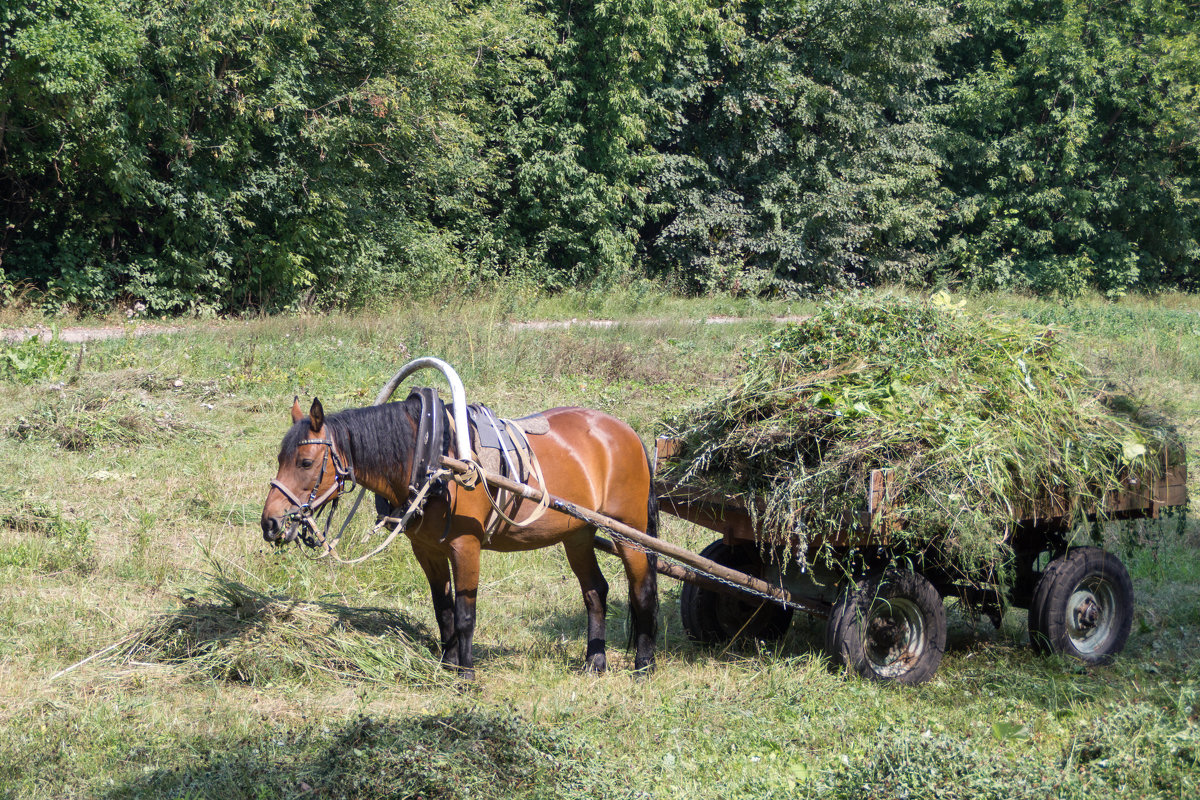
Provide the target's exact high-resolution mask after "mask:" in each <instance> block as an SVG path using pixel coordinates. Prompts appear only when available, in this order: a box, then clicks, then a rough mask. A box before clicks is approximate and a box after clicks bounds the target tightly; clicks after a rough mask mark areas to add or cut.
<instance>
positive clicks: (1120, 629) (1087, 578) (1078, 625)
mask: <svg viewBox="0 0 1200 800" xmlns="http://www.w3.org/2000/svg"><path fill="white" fill-rule="evenodd" d="M1132 624H1133V582H1132V581H1130V579H1129V573H1128V572H1127V571H1126V570H1125V565H1124V564H1122V563H1121V559H1119V558H1117V557H1116V556H1114V555H1113V554H1112V553H1106V552H1105V551H1103V550H1101V549H1100V548H1098V547H1077V548H1075V549H1074V550H1070V551H1068V552H1067V553H1066V554H1065V555H1062V556H1059V557H1058V558H1056V559H1054V560H1053V561H1051V562H1050V565H1049V566H1047V567H1046V571H1045V573H1044V574H1043V575H1042V579H1041V580H1040V581H1038V585H1037V590H1036V591H1035V592H1034V593H1033V602H1032V603H1030V606H1029V641H1030V643H1031V644H1032V645H1033V647H1034V649H1035V650H1037V651H1038V652H1041V653H1062V654H1063V655H1066V656H1071V657H1072V658H1075V659H1078V660H1079V661H1082V662H1083V663H1085V664H1107V663H1108V662H1110V661H1112V659H1113V656H1115V655H1116V654H1117V653H1119V652H1121V650H1122V648H1124V647H1125V640H1126V639H1128V638H1129V629H1130V627H1131V626H1132Z"/></svg>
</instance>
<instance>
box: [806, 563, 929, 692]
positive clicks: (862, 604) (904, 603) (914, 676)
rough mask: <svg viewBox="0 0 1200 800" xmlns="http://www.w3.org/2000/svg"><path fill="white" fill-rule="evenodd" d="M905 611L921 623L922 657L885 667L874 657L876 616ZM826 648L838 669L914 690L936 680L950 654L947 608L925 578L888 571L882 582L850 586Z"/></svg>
mask: <svg viewBox="0 0 1200 800" xmlns="http://www.w3.org/2000/svg"><path fill="white" fill-rule="evenodd" d="M888 608H892V609H899V610H901V613H903V614H905V615H906V616H908V615H911V616H912V618H914V619H915V620H917V621H919V623H920V629H919V630H918V631H917V637H918V639H919V642H917V653H916V655H915V656H914V657H913V660H912V661H911V663H909V664H902V663H897V662H893V663H891V664H883V663H882V659H880V658H873V656H872V653H871V651H870V649H869V645H870V644H871V640H870V639H869V638H868V635H867V631H868V627H869V624H870V622H871V621H872V620H873V619H876V618H878V617H876V616H875V615H876V614H878V613H879V612H880V611H882V610H886V609H888ZM825 650H826V652H827V653H828V654H829V657H830V659H831V660H832V662H833V664H834V666H843V667H845V668H846V669H849V670H853V671H854V672H857V673H858V674H859V675H861V676H862V677H864V678H867V679H869V680H874V681H883V682H891V683H900V684H904V685H906V686H913V685H915V684H918V683H924V682H925V681H927V680H929V679H930V678H932V677H933V674H934V673H935V672H937V668H938V666H939V665H940V664H941V663H942V655H943V654H944V653H945V651H946V606H945V604H944V603H943V602H942V596H941V595H940V594H939V593H938V590H937V588H936V587H935V586H934V585H933V584H932V583H930V582H929V579H928V578H926V577H925V576H924V575H919V574H917V573H915V572H910V571H908V570H888V571H887V572H885V573H884V574H883V575H882V576H880V577H878V578H867V579H864V580H862V581H860V582H858V584H857V585H853V584H852V585H850V586H848V587H847V588H846V590H845V591H844V592H843V593H842V595H841V596H840V597H839V598H838V600H837V602H836V603H834V604H833V613H832V614H831V615H830V617H829V623H828V624H827V625H826V627H825Z"/></svg>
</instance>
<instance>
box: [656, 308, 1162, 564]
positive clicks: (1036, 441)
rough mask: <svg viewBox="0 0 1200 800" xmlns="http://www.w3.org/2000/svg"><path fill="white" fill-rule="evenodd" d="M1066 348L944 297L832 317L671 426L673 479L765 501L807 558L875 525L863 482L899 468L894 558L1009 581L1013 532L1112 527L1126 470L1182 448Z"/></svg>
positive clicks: (748, 364) (1144, 467) (786, 540)
mask: <svg viewBox="0 0 1200 800" xmlns="http://www.w3.org/2000/svg"><path fill="white" fill-rule="evenodd" d="M1061 336H1062V334H1061V332H1060V331H1056V330H1054V329H1046V328H1039V327H1033V326H1030V325H1027V324H1023V323H1020V322H1017V321H1009V320H1002V319H998V318H994V317H976V316H974V315H968V314H966V313H965V312H963V311H961V310H960V309H959V308H958V307H957V306H954V305H951V304H950V303H949V301H948V299H947V297H946V296H945V295H940V296H938V297H936V298H934V302H930V303H918V302H912V301H907V300H901V299H894V298H888V297H879V298H872V297H861V298H858V297H852V298H849V299H846V300H843V301H840V302H834V303H830V304H829V305H827V306H826V307H825V308H824V309H822V310H821V311H820V312H819V313H818V314H816V315H815V316H813V317H812V318H810V319H808V320H805V321H804V322H801V323H799V324H796V325H789V326H788V327H786V328H784V329H783V330H781V331H779V332H777V333H775V334H772V335H770V336H768V337H767V338H766V339H765V340H764V341H762V342H761V343H760V344H759V345H757V346H755V347H752V348H751V349H750V350H749V351H748V353H747V356H746V358H745V366H744V373H745V374H744V377H743V379H742V381H741V382H740V384H739V385H738V386H736V387H734V388H733V389H732V390H731V391H730V392H728V393H727V394H726V395H725V396H724V397H720V398H717V399H714V400H712V401H710V402H708V403H707V404H705V405H704V406H702V407H701V408H699V409H696V410H693V411H690V412H687V413H685V414H683V415H680V416H678V417H676V418H675V419H674V420H671V421H668V423H667V426H668V430H670V431H671V432H672V433H673V434H675V435H677V436H681V437H683V438H684V439H685V442H686V448H687V449H686V451H685V453H684V456H683V458H682V459H681V460H680V461H679V463H677V464H674V465H673V467H672V469H671V470H670V471H668V473H667V476H668V478H671V479H674V480H676V481H679V482H681V483H684V484H687V483H688V482H689V481H695V480H697V479H701V480H704V481H709V482H712V481H715V482H717V483H718V484H719V485H721V486H723V487H724V489H725V490H726V491H729V492H731V493H733V494H736V495H738V496H741V497H743V499H744V501H745V504H746V507H747V508H751V509H753V508H756V505H755V504H756V503H757V502H760V501H761V502H764V503H765V507H764V508H763V511H762V512H761V513H762V515H763V518H764V530H765V531H766V532H767V535H768V536H769V537H771V538H772V540H773V541H776V542H777V543H779V544H780V545H781V546H785V547H786V546H789V545H790V542H791V537H792V535H793V534H795V535H796V536H798V537H799V548H798V552H797V553H795V554H794V555H795V557H797V558H800V559H803V558H805V557H806V556H805V553H806V551H807V550H808V548H809V547H810V546H815V545H816V543H818V542H824V541H831V540H836V539H838V538H839V535H840V534H841V533H842V532H843V531H845V530H849V531H850V533H851V536H852V538H857V536H858V535H861V533H863V532H865V531H866V528H867V526H869V525H873V524H874V523H875V520H872V519H871V517H870V516H869V514H868V513H867V496H868V486H869V477H870V473H871V471H872V470H876V469H889V470H890V471H891V476H890V477H891V480H892V481H893V483H892V485H891V488H890V499H889V504H890V505H891V506H892V508H890V509H889V510H888V511H886V512H884V513H886V514H888V516H889V519H891V520H892V521H894V522H896V523H897V526H898V527H897V529H895V530H893V531H891V534H890V535H891V539H892V543H893V545H894V546H895V547H896V548H897V549H899V550H901V551H903V552H904V553H905V555H906V556H907V555H919V554H921V553H924V552H925V551H926V550H927V548H929V547H930V545H934V546H935V547H936V548H937V550H938V551H941V554H942V555H944V556H945V557H946V558H947V559H948V560H949V563H950V566H951V567H952V568H954V569H955V570H956V571H958V572H960V573H961V574H962V575H964V576H968V577H975V576H981V575H982V576H986V577H987V579H989V580H991V579H994V577H993V576H1001V577H1002V568H1003V566H1004V564H1005V563H1006V561H1007V560H1008V555H1009V553H1008V551H1007V548H1006V545H1005V544H1004V541H1005V540H1006V538H1007V537H1006V536H1005V534H1006V533H1008V532H1011V531H1012V530H1013V527H1014V524H1015V522H1016V520H1018V519H1021V518H1025V517H1030V516H1034V513H1033V511H1034V510H1035V509H1046V508H1054V507H1059V508H1061V509H1062V512H1061V514H1060V515H1065V516H1066V517H1067V518H1068V521H1069V520H1070V518H1072V517H1082V516H1084V515H1086V514H1089V513H1091V512H1092V509H1093V508H1097V507H1098V508H1100V509H1101V511H1100V513H1101V514H1102V515H1103V502H1104V497H1105V496H1106V494H1107V493H1108V492H1112V491H1116V490H1118V489H1120V487H1121V482H1120V481H1121V477H1122V475H1123V474H1125V472H1126V471H1127V470H1134V471H1137V472H1142V473H1146V474H1155V473H1157V472H1161V470H1160V469H1159V467H1158V464H1160V463H1161V461H1160V454H1161V451H1162V450H1163V449H1164V448H1165V447H1167V446H1168V443H1169V442H1170V441H1171V434H1170V432H1169V431H1167V430H1165V429H1158V428H1155V429H1151V428H1149V427H1147V425H1146V424H1143V423H1140V422H1138V421H1135V420H1134V419H1131V418H1130V417H1129V416H1127V413H1128V412H1126V411H1124V410H1123V409H1122V410H1121V411H1118V410H1117V407H1116V404H1115V403H1113V402H1111V400H1110V398H1107V397H1105V396H1104V395H1103V393H1102V392H1101V391H1100V387H1099V386H1098V385H1097V384H1096V382H1095V381H1094V380H1093V379H1092V377H1091V376H1090V375H1089V374H1088V373H1087V372H1086V371H1085V370H1084V369H1083V368H1082V367H1081V366H1080V365H1079V363H1078V362H1077V361H1076V360H1075V358H1074V357H1073V356H1072V355H1071V353H1070V352H1069V351H1068V350H1067V349H1066V348H1065V347H1064V344H1063V342H1062V341H1061ZM1043 515H1045V512H1043ZM931 555H934V557H935V558H937V557H939V556H938V554H936V553H931Z"/></svg>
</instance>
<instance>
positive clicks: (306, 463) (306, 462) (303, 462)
mask: <svg viewBox="0 0 1200 800" xmlns="http://www.w3.org/2000/svg"><path fill="white" fill-rule="evenodd" d="M312 465H313V461H312V459H311V458H302V459H300V469H312Z"/></svg>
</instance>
